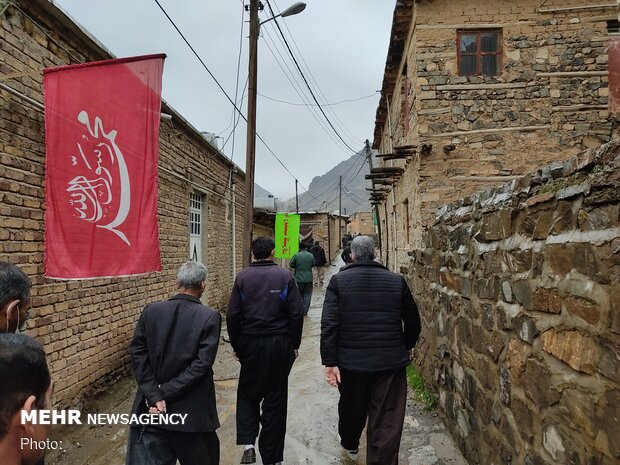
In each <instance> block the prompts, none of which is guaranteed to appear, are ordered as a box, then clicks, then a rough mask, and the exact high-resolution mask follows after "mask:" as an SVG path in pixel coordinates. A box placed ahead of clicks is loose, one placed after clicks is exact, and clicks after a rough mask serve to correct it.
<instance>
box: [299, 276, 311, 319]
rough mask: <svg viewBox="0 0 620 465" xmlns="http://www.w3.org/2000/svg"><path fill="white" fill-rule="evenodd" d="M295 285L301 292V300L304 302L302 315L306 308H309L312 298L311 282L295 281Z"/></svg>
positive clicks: (306, 312) (306, 310)
mask: <svg viewBox="0 0 620 465" xmlns="http://www.w3.org/2000/svg"><path fill="white" fill-rule="evenodd" d="M297 287H298V288H299V293H300V294H301V300H302V301H303V303H304V315H307V314H308V310H310V301H311V300H312V283H297Z"/></svg>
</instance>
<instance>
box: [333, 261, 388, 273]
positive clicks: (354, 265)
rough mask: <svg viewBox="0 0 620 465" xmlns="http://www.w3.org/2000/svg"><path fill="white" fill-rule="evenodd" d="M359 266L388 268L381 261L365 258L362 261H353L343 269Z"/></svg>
mask: <svg viewBox="0 0 620 465" xmlns="http://www.w3.org/2000/svg"><path fill="white" fill-rule="evenodd" d="M359 266H371V267H375V268H383V269H384V270H387V267H386V266H384V265H382V264H381V263H379V262H375V261H374V260H364V261H361V262H355V263H351V264H349V265H347V266H345V267H344V268H343V269H342V271H344V270H350V269H351V268H357V267H359Z"/></svg>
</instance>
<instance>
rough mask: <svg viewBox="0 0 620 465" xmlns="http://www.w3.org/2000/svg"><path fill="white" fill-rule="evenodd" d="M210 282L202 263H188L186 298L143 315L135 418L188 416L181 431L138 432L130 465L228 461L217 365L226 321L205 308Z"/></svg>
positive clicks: (182, 278) (180, 278) (135, 363)
mask: <svg viewBox="0 0 620 465" xmlns="http://www.w3.org/2000/svg"><path fill="white" fill-rule="evenodd" d="M206 280H207V268H206V267H205V266H204V265H203V264H202V263H198V262H187V263H184V264H183V265H182V266H181V268H180V269H179V272H178V275H177V287H178V289H179V293H178V294H177V295H175V296H174V297H172V298H170V299H169V300H166V301H162V302H156V303H153V304H151V305H148V306H147V307H146V308H145V309H144V311H143V312H142V315H141V316H140V320H139V321H138V324H137V326H136V331H135V334H134V337H133V340H132V342H131V345H130V347H129V352H130V353H131V365H132V368H133V372H134V375H135V377H136V381H137V384H138V390H137V392H136V397H135V400H134V403H133V408H132V413H134V414H141V413H147V412H150V413H160V414H172V413H175V414H181V415H186V417H185V418H184V421H183V423H182V424H177V425H172V424H167V425H166V424H162V425H160V426H157V427H155V426H148V427H146V428H145V427H132V428H130V432H129V443H128V450H127V459H126V463H127V465H145V464H148V465H160V464H161V465H169V464H174V463H176V460H177V459H178V461H179V462H180V463H181V465H217V464H219V463H220V461H219V456H220V444H219V439H218V437H217V434H216V432H215V430H216V429H217V428H219V426H220V423H219V420H218V416H217V409H216V405H215V385H214V383H213V369H212V367H213V362H214V361H215V356H216V354H217V349H218V344H219V339H220V329H221V316H220V314H219V312H217V311H215V310H213V309H211V308H209V307H207V306H205V305H203V304H202V303H201V302H200V297H201V296H202V294H203V292H204V290H205V286H206Z"/></svg>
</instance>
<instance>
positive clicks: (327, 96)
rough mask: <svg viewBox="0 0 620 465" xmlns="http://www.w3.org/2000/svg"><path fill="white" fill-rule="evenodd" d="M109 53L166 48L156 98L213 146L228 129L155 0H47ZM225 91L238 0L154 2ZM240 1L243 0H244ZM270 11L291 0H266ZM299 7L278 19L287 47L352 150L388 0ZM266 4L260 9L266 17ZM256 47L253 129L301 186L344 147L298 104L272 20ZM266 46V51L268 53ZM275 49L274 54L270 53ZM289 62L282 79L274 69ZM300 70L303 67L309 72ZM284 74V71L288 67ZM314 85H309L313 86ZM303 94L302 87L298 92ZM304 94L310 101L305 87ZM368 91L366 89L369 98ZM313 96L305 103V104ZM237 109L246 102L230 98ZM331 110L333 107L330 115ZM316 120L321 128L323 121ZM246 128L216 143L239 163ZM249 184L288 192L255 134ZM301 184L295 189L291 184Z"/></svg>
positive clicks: (365, 110) (383, 37) (206, 82)
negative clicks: (209, 136) (209, 135)
mask: <svg viewBox="0 0 620 465" xmlns="http://www.w3.org/2000/svg"><path fill="white" fill-rule="evenodd" d="M54 3H55V4H57V5H59V6H60V7H61V8H63V9H64V10H65V11H66V12H67V13H69V15H71V16H72V17H73V18H74V19H75V20H76V21H77V22H78V23H80V24H81V25H82V26H84V27H85V28H86V29H87V30H88V31H89V32H90V33H91V34H92V35H94V36H95V37H96V38H97V39H98V40H99V41H100V42H101V43H102V44H103V45H104V46H106V47H107V48H108V49H109V50H110V51H111V52H112V53H114V54H115V55H116V56H118V57H125V56H134V55H144V54H151V53H162V52H163V53H166V54H167V56H168V57H167V59H166V61H165V64H164V77H163V98H164V99H165V100H166V101H167V102H168V103H169V104H170V105H172V107H174V108H175V110H177V111H178V112H179V113H180V114H182V115H183V116H184V117H185V118H186V119H187V120H189V121H190V122H191V123H192V124H193V125H194V127H196V128H197V129H198V130H200V131H208V132H213V133H215V134H218V135H219V136H220V137H222V138H223V139H217V140H218V143H219V145H220V147H222V144H223V143H224V141H225V140H226V138H228V136H229V135H230V134H231V131H232V127H233V125H232V116H233V108H232V105H231V104H230V102H229V101H228V100H227V99H226V97H225V96H224V94H223V93H222V92H221V91H220V90H219V88H218V87H217V86H216V84H215V82H214V81H213V79H212V78H211V77H210V76H209V74H208V73H207V72H206V71H205V70H204V68H202V66H201V65H200V63H199V62H198V60H197V59H196V57H195V56H194V55H193V54H192V52H191V51H190V50H189V48H188V47H187V45H186V44H185V43H184V42H183V40H182V39H181V37H180V36H179V35H178V33H177V32H176V31H175V30H174V28H173V26H172V25H171V24H170V23H169V22H168V20H167V19H166V17H165V16H164V14H163V13H162V12H161V10H160V9H159V7H158V6H157V4H156V3H155V1H154V0H123V1H120V0H89V1H84V0H54ZM160 3H161V4H162V6H163V7H164V9H165V10H166V11H167V13H168V14H169V15H170V17H171V18H172V19H173V20H174V21H175V23H176V24H177V26H178V27H179V29H180V30H181V31H182V32H183V34H185V36H186V37H187V39H188V40H189V42H190V43H191V44H192V46H193V47H194V48H195V49H196V51H197V52H198V54H199V55H200V57H201V58H202V59H203V61H204V62H205V63H206V65H207V66H208V67H209V69H210V70H211V72H212V73H213V74H214V75H215V77H216V78H217V79H218V80H219V81H220V83H221V84H222V86H223V87H224V89H225V90H226V92H227V93H228V94H229V95H230V96H231V98H233V99H234V96H235V83H236V75H237V62H238V57H239V46H240V38H241V24H242V18H243V28H244V29H243V40H242V41H241V42H242V47H243V49H242V54H241V68H240V78H239V81H240V84H239V91H238V100H240V99H241V95H242V91H243V86H244V84H245V83H246V80H247V74H248V59H247V49H248V43H247V42H248V41H247V36H248V27H247V26H248V25H247V20H248V13H246V12H244V11H243V5H242V1H241V0H200V1H199V0H160ZM246 3H249V1H246ZM270 3H271V6H272V7H273V8H274V10H276V13H277V12H278V9H280V10H284V9H286V8H287V7H288V6H289V5H291V4H292V3H294V1H291V0H270ZM306 3H307V4H308V6H307V8H306V10H305V11H304V12H302V13H300V14H298V15H296V16H290V17H288V18H285V19H283V18H279V20H278V22H279V24H280V26H281V28H282V30H283V31H284V33H285V35H286V36H287V39H288V41H289V44H290V46H291V48H292V49H293V52H294V54H295V56H296V58H297V60H298V62H299V63H300V65H301V66H302V69H304V71H305V73H306V78H307V79H308V81H309V82H310V84H311V87H312V88H313V90H314V92H315V95H316V97H317V98H318V100H319V102H320V103H321V104H325V103H338V102H341V101H343V100H353V99H359V98H361V97H367V98H363V99H361V100H357V101H355V102H345V103H340V104H337V105H332V106H325V107H324V108H325V111H326V113H327V116H328V117H329V118H330V119H331V121H332V123H333V125H334V126H335V127H336V130H337V131H338V132H339V133H340V135H341V137H342V138H343V139H344V140H345V141H346V142H347V144H349V145H350V146H351V147H352V148H354V149H356V151H357V150H360V149H361V148H362V147H363V142H364V140H365V139H369V140H370V141H371V142H372V138H373V131H374V117H375V111H376V109H377V104H378V101H379V94H378V93H376V92H375V91H377V90H379V89H380V88H381V84H382V81H383V70H384V65H385V59H386V55H387V47H388V43H389V35H390V28H391V21H392V13H393V10H394V1H393V0H306ZM268 11H269V10H268V8H267V6H265V11H263V12H262V13H261V21H262V20H265V19H267V18H268V17H269V16H270V15H269V14H268ZM261 31H262V36H261V38H260V40H259V46H258V47H259V51H258V57H259V62H258V92H259V96H258V104H257V106H258V110H257V131H258V133H259V135H261V136H262V138H263V139H264V140H265V141H266V142H267V144H268V145H269V147H270V148H271V149H272V150H273V151H274V152H275V154H276V155H277V156H278V157H279V158H280V159H281V160H282V161H283V162H284V164H285V165H286V166H287V167H288V169H289V170H290V171H291V172H292V173H293V174H294V176H295V177H296V178H297V179H298V180H299V182H300V183H301V184H302V185H303V186H305V187H306V188H307V187H308V185H309V184H310V181H311V180H312V178H313V177H314V176H318V175H321V174H323V173H325V172H326V171H328V170H329V169H331V168H332V167H334V166H335V165H336V164H337V163H338V162H340V161H342V160H345V159H347V158H348V157H349V156H351V155H352V154H353V153H352V152H351V151H350V150H349V149H348V148H346V147H345V146H344V144H342V143H341V142H340V141H339V140H338V138H337V136H336V135H335V134H334V133H333V131H332V130H331V129H329V126H328V124H327V122H326V121H325V120H324V119H323V118H322V116H321V117H320V120H321V123H322V125H321V124H319V122H317V118H319V116H318V115H320V113H318V110H317V109H316V108H315V110H316V111H315V113H316V114H317V116H316V118H315V117H314V116H313V114H312V113H311V112H310V111H309V109H308V108H307V107H306V106H303V105H301V106H300V105H290V104H287V103H280V102H276V101H273V100H270V99H276V100H281V101H286V102H291V103H296V104H301V103H303V100H302V97H300V96H299V95H298V93H297V92H296V90H295V87H294V86H293V84H291V82H290V81H289V79H291V80H292V81H293V83H299V85H300V86H301V87H304V85H303V81H302V79H301V77H300V76H299V73H297V71H296V70H295V68H294V64H293V62H292V61H291V59H290V58H289V57H288V55H287V52H286V48H285V45H284V44H283V43H282V42H281V41H280V39H279V38H278V37H279V36H278V34H277V30H276V29H275V27H274V22H273V21H270V22H269V23H267V24H265V25H264V26H263V27H262V28H261ZM272 52H273V53H272ZM274 55H275V56H276V57H277V60H276V58H274ZM282 67H283V68H284V69H285V70H287V73H288V69H287V68H290V69H291V70H292V75H293V77H290V75H289V78H287V75H286V74H285V73H284V71H283V70H282ZM308 70H309V71H308ZM289 74H290V73H289ZM317 83H318V85H317ZM300 92H302V91H300ZM302 95H303V96H304V97H303V98H304V99H306V101H310V99H311V97H310V96H309V93H308V91H307V90H303V94H302ZM368 96H370V97H368ZM313 103H314V102H313ZM239 107H240V108H241V110H242V111H243V113H244V114H245V113H246V111H247V106H246V102H245V100H244V101H243V102H241V103H240V104H239ZM334 113H335V115H334ZM322 126H323V127H322ZM245 138H246V126H245V124H244V122H243V120H241V122H240V123H239V125H238V126H237V131H236V136H235V146H234V152H233V150H232V138H230V139H229V140H228V142H227V144H226V145H225V147H224V149H223V151H224V153H226V155H227V156H229V157H230V156H232V157H233V161H235V163H237V164H238V165H239V166H240V167H241V168H242V169H245ZM256 182H258V184H260V185H261V186H262V187H264V188H265V189H267V190H269V191H270V192H272V193H273V194H274V195H275V196H276V197H279V198H288V197H291V196H293V195H294V193H295V181H294V179H293V177H291V175H290V174H288V173H287V172H286V171H285V170H284V168H282V167H281V166H280V165H279V164H278V162H277V161H276V160H275V158H274V157H273V156H272V155H271V154H270V153H269V151H268V150H267V149H266V148H265V146H264V145H263V144H262V143H261V142H260V141H257V151H256ZM300 192H302V189H301V188H300Z"/></svg>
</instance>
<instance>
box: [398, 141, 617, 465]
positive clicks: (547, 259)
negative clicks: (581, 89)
mask: <svg viewBox="0 0 620 465" xmlns="http://www.w3.org/2000/svg"><path fill="white" fill-rule="evenodd" d="M619 207H620V143H615V144H608V145H606V146H603V147H602V148H600V149H598V150H597V151H593V150H591V151H588V152H586V153H584V154H582V155H580V156H579V157H578V158H573V159H570V160H568V161H566V162H557V163H555V164H552V165H549V166H547V167H545V168H542V169H539V170H537V171H535V172H533V173H531V174H529V175H527V176H525V177H523V178H521V179H518V180H515V181H512V182H510V183H507V184H504V185H503V186H501V187H497V188H494V189H491V190H486V191H483V192H481V193H478V194H475V195H472V196H470V197H466V198H464V199H462V200H459V201H457V202H455V203H451V204H449V205H447V206H445V207H444V208H442V209H441V211H440V213H439V215H438V216H437V218H436V221H435V223H434V224H433V225H432V226H430V227H429V228H428V230H427V231H426V233H425V234H424V245H423V246H422V247H420V248H418V249H416V250H415V251H413V252H411V254H410V260H409V263H408V264H407V265H403V266H402V267H401V271H402V272H403V273H405V275H406V276H407V277H408V279H409V281H410V283H411V285H412V288H413V290H414V295H415V296H416V298H417V301H418V304H419V306H420V308H421V311H422V316H423V332H422V334H423V339H422V341H421V343H420V345H419V346H418V350H417V361H418V363H419V364H420V365H421V366H422V367H423V371H424V373H425V375H426V379H427V380H429V381H430V382H431V383H432V386H433V388H434V389H435V390H436V391H437V393H438V395H439V404H440V407H441V409H442V410H443V412H444V413H445V415H446V417H447V418H446V420H447V424H448V427H449V428H450V430H451V432H452V434H453V435H454V436H455V438H456V439H457V440H458V443H459V445H460V447H461V449H462V450H463V452H464V454H465V455H466V457H467V458H468V459H469V460H470V461H471V463H472V464H500V463H501V464H527V465H545V464H548V465H553V464H598V465H611V464H617V463H618V460H619V459H620V225H619Z"/></svg>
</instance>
